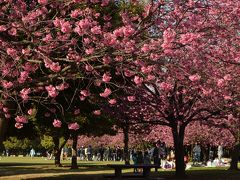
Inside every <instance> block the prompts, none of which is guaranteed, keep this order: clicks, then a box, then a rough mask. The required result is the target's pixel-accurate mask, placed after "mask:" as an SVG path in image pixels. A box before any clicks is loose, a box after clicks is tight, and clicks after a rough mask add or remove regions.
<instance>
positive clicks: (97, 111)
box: [93, 110, 101, 116]
mask: <svg viewBox="0 0 240 180" xmlns="http://www.w3.org/2000/svg"><path fill="white" fill-rule="evenodd" d="M93 114H94V115H96V116H99V115H101V111H100V110H95V111H94V112H93Z"/></svg>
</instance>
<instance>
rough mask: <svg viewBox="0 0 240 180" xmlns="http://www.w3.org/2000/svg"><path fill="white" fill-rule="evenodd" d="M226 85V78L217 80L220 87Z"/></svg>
mask: <svg viewBox="0 0 240 180" xmlns="http://www.w3.org/2000/svg"><path fill="white" fill-rule="evenodd" d="M224 85H225V81H224V79H218V81H217V86H218V87H223V86H224Z"/></svg>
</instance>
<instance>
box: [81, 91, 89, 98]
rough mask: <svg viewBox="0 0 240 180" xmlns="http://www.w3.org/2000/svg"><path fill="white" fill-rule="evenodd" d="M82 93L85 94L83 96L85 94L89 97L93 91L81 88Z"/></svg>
mask: <svg viewBox="0 0 240 180" xmlns="http://www.w3.org/2000/svg"><path fill="white" fill-rule="evenodd" d="M80 94H81V95H83V96H85V97H88V96H90V95H91V93H90V92H89V90H86V89H84V90H81V91H80Z"/></svg>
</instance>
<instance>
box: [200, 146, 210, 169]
mask: <svg viewBox="0 0 240 180" xmlns="http://www.w3.org/2000/svg"><path fill="white" fill-rule="evenodd" d="M201 149H202V154H203V163H204V164H205V165H206V164H207V161H208V159H209V156H208V155H209V153H208V152H209V151H208V148H207V147H205V146H201Z"/></svg>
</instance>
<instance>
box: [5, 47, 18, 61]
mask: <svg viewBox="0 0 240 180" xmlns="http://www.w3.org/2000/svg"><path fill="white" fill-rule="evenodd" d="M7 54H8V55H9V56H11V57H12V58H14V59H18V52H17V51H16V50H15V49H13V48H7Z"/></svg>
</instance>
